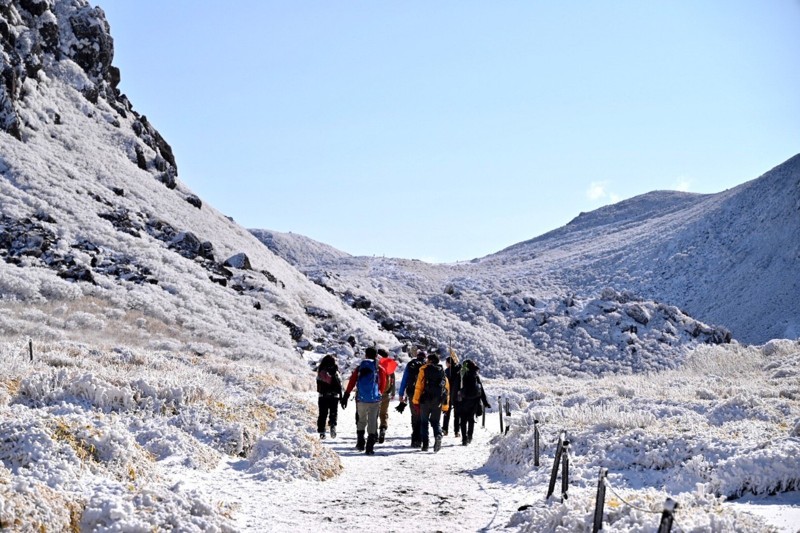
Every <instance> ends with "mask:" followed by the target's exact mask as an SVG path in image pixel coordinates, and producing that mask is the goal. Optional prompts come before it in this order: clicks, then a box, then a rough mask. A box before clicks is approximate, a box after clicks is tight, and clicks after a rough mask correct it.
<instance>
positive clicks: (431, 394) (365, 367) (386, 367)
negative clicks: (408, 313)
mask: <svg viewBox="0 0 800 533" xmlns="http://www.w3.org/2000/svg"><path fill="white" fill-rule="evenodd" d="M410 355H411V360H410V361H409V362H408V364H407V365H406V368H405V370H404V371H403V377H402V380H401V381H400V387H399V389H398V388H397V387H396V382H395V375H394V374H395V370H396V369H397V367H398V364H397V361H396V360H395V359H394V358H393V357H392V356H391V354H389V352H387V351H386V350H384V349H382V348H376V347H373V346H370V347H368V348H366V349H365V350H364V359H363V360H362V361H361V362H360V363H359V364H358V366H356V368H355V369H354V370H353V371H352V373H351V374H350V377H349V379H348V380H347V385H346V386H345V385H344V384H343V381H342V377H341V375H340V373H339V368H338V364H337V362H336V358H335V357H334V356H333V355H326V356H325V357H323V358H322V360H321V361H320V363H319V365H318V367H317V392H318V394H319V416H318V417H317V431H318V432H319V436H320V439H325V437H326V432H325V429H326V427H328V426H329V427H330V435H331V437H333V438H335V437H336V424H337V420H338V408H339V407H341V408H342V409H346V408H347V404H348V402H349V400H350V396H351V394H352V393H353V391H354V390H355V391H356V393H355V398H356V448H357V449H358V450H359V451H363V452H365V453H366V454H367V455H374V453H375V444H381V443H383V442H384V439H385V438H386V430H387V429H388V427H389V411H388V410H389V402H390V401H391V400H392V398H393V397H394V395H395V393H397V394H398V397H399V400H400V403H399V404H398V406H397V407H396V409H397V411H399V412H400V413H403V412H404V410H405V408H406V406H409V405H410V408H409V411H410V412H411V446H412V447H413V448H419V449H421V450H422V451H428V450H429V447H430V440H431V439H430V437H431V432H432V434H433V451H434V452H438V451H439V450H440V449H441V447H442V437H443V436H446V435H447V434H448V428H449V425H450V420H451V418H452V420H453V432H454V434H455V437H456V438H458V437H460V438H461V444H462V445H463V446H468V445H469V444H470V443H471V442H472V436H473V432H474V428H475V417H476V416H480V415H481V414H482V412H483V410H484V409H486V408H491V406H490V405H489V402H488V401H487V400H486V394H485V392H484V391H483V384H482V383H481V379H480V375H479V373H478V372H479V370H480V369H479V368H478V365H477V364H476V363H475V362H474V361H473V360H471V359H467V360H465V361H464V362H463V363H461V362H459V360H458V356H457V355H456V353H455V352H454V351H453V350H450V351H449V354H448V355H447V357H446V359H445V366H446V368H443V367H442V365H441V363H440V360H439V355H438V354H436V353H426V352H425V351H424V350H422V349H417V348H416V347H412V348H411V350H410ZM442 414H444V427H442V424H441V423H440V422H441V418H442Z"/></svg>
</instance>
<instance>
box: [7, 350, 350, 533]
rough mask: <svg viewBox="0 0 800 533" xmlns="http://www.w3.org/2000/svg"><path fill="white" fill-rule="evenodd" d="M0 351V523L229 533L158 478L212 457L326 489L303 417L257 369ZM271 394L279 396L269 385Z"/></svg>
mask: <svg viewBox="0 0 800 533" xmlns="http://www.w3.org/2000/svg"><path fill="white" fill-rule="evenodd" d="M29 357H30V353H29V347H28V345H27V344H24V343H19V342H17V343H4V344H2V345H0V366H1V367H2V368H3V373H2V375H0V435H2V438H1V439H0V462H2V465H3V466H2V468H0V495H2V498H1V499H2V501H3V502H4V503H3V505H2V506H0V523H2V524H3V525H5V526H15V525H16V526H18V527H21V528H22V529H25V528H28V527H39V526H41V527H45V528H47V529H48V530H67V529H69V528H70V527H72V528H75V527H80V528H81V530H96V529H101V528H104V527H111V526H112V525H113V528H117V529H120V528H121V529H126V528H127V529H130V530H138V529H148V530H149V529H153V528H156V529H169V528H171V527H180V528H182V529H183V530H196V531H213V530H217V531H219V530H225V529H229V527H228V521H227V518H226V514H227V513H228V512H229V511H230V510H229V509H224V508H218V507H215V503H214V502H210V501H204V500H203V499H201V498H199V497H197V496H196V495H194V494H193V493H192V492H191V491H185V490H183V489H182V488H181V486H180V484H175V482H174V481H171V480H170V478H169V476H167V475H166V474H165V471H164V469H165V468H166V465H170V468H185V469H189V470H194V469H199V470H211V469H213V468H215V467H216V466H217V464H218V463H219V462H220V460H221V459H222V458H223V457H239V458H241V468H242V469H245V470H247V471H250V472H252V474H253V475H256V476H258V477H259V478H261V479H303V478H306V479H318V480H322V479H326V478H328V477H330V476H333V475H335V474H336V473H337V472H338V470H339V469H340V464H339V459H338V457H337V456H336V455H335V454H334V453H333V452H331V451H329V450H327V449H326V448H324V447H322V446H320V443H319V441H318V440H317V439H314V438H312V436H311V434H309V433H308V430H307V429H308V427H310V426H311V425H312V419H311V415H310V412H311V408H310V406H309V405H307V404H306V403H304V402H302V401H299V400H298V398H297V397H295V396H294V395H293V394H291V393H289V392H286V390H285V389H284V388H282V387H279V386H277V383H276V382H277V378H276V377H275V376H274V375H272V374H267V373H264V371H263V367H261V365H260V364H259V362H258V361H246V360H240V361H237V362H233V361H230V360H228V359H223V358H219V357H216V356H213V355H204V356H203V355H197V354H194V353H186V352H180V351H157V350H144V349H135V348H130V347H123V346H117V347H109V348H105V349H103V348H97V347H90V346H87V345H83V344H78V343H67V342H55V343H36V344H35V351H34V361H33V362H31V361H30V360H29ZM283 385H284V386H285V385H286V383H284V384H283Z"/></svg>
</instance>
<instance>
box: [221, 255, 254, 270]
mask: <svg viewBox="0 0 800 533" xmlns="http://www.w3.org/2000/svg"><path fill="white" fill-rule="evenodd" d="M222 266H226V267H230V268H238V269H240V270H253V266H252V265H251V264H250V258H249V257H247V254H245V253H238V254H236V255H234V256H232V257H229V258H228V259H226V260H225V262H224V263H222Z"/></svg>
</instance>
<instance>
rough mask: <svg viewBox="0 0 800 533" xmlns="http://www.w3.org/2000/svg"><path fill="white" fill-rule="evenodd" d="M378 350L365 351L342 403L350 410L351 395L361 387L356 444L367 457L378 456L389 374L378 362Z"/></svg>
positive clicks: (357, 396)
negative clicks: (355, 389) (379, 417)
mask: <svg viewBox="0 0 800 533" xmlns="http://www.w3.org/2000/svg"><path fill="white" fill-rule="evenodd" d="M377 357H378V351H377V350H376V349H375V348H374V347H372V346H370V347H369V348H367V349H366V350H364V360H363V361H361V363H359V365H358V366H357V367H356V368H355V370H353V373H352V374H351V375H350V380H349V381H348V382H347V389H346V390H345V393H344V397H343V398H342V401H341V404H342V409H344V408H346V407H347V400H348V399H349V398H350V393H351V392H353V389H354V388H356V385H357V386H358V392H357V393H356V410H357V411H358V422H356V435H357V442H356V448H358V450H359V451H365V449H366V453H367V455H374V454H375V443H376V442H378V414H379V412H380V408H381V399H382V398H383V395H382V394H381V391H383V390H385V389H386V372H385V371H384V370H383V368H381V367H380V365H378V362H377V361H376V359H377ZM365 430H366V431H368V432H369V433H368V438H367V440H366V441H365V440H364V431H365Z"/></svg>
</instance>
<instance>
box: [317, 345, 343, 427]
mask: <svg viewBox="0 0 800 533" xmlns="http://www.w3.org/2000/svg"><path fill="white" fill-rule="evenodd" d="M317 393H319V399H318V400H317V404H318V405H319V415H318V416H317V431H318V432H319V438H320V439H325V425H326V423H327V422H328V420H330V426H331V437H332V438H334V439H335V438H336V419H337V415H338V412H339V398H340V397H341V395H342V377H341V375H339V365H337V364H336V358H335V357H334V356H333V355H330V354H329V355H326V356H325V357H323V358H322V360H321V361H320V362H319V366H318V367H317Z"/></svg>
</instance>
